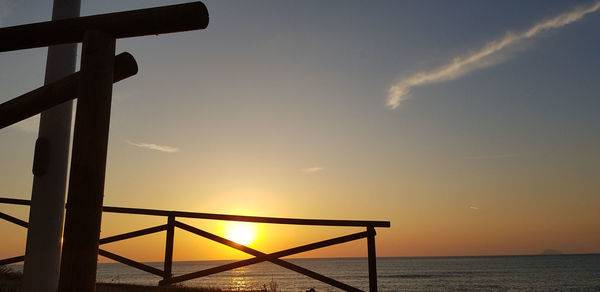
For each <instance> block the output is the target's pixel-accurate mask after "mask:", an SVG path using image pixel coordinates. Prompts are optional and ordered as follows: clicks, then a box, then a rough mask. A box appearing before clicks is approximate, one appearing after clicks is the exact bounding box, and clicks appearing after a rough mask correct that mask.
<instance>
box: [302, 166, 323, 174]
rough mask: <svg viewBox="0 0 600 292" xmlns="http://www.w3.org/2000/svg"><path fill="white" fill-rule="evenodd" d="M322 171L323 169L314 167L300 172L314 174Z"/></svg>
mask: <svg viewBox="0 0 600 292" xmlns="http://www.w3.org/2000/svg"><path fill="white" fill-rule="evenodd" d="M323 169H324V168H323V167H320V166H314V167H309V168H304V169H302V172H304V173H315V172H318V171H321V170H323Z"/></svg>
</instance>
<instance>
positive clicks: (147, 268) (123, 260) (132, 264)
mask: <svg viewBox="0 0 600 292" xmlns="http://www.w3.org/2000/svg"><path fill="white" fill-rule="evenodd" d="M98 254H99V255H101V256H103V257H106V258H109V259H111V260H114V261H117V262H120V263H122V264H126V265H128V266H130V267H134V268H136V269H140V270H142V271H144V272H148V273H150V274H154V275H157V276H160V277H163V276H164V272H163V271H161V270H159V269H157V268H155V267H151V266H148V265H146V264H142V263H139V262H136V261H134V260H132V259H128V258H126V257H122V256H120V255H118V254H114V253H112V252H109V251H106V250H103V249H98Z"/></svg>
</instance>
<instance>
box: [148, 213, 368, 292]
mask: <svg viewBox="0 0 600 292" xmlns="http://www.w3.org/2000/svg"><path fill="white" fill-rule="evenodd" d="M175 226H176V227H178V228H181V229H184V230H186V231H189V232H191V233H194V234H197V235H200V236H202V237H205V238H208V239H210V240H213V241H216V242H219V243H221V244H224V245H227V246H229V247H232V248H235V249H238V250H240V251H243V252H245V253H248V254H251V255H254V256H255V258H251V259H247V260H242V261H238V262H234V263H230V264H226V265H222V266H219V267H215V268H210V269H206V270H203V271H198V272H194V273H189V274H185V275H181V276H176V277H173V278H170V279H165V280H162V281H160V282H159V285H168V284H172V283H177V282H182V281H186V280H190V279H194V278H198V277H203V276H208V275H211V274H215V273H219V272H223V271H227V270H231V269H235V268H239V267H243V266H247V265H252V264H256V263H259V262H263V261H269V262H272V263H274V264H276V265H279V266H282V267H284V268H287V269H290V270H292V271H295V272H298V273H300V274H303V275H306V276H308V277H311V278H314V279H317V280H319V281H322V282H324V283H327V284H329V285H332V286H334V287H337V288H340V289H343V290H345V291H361V290H360V289H357V288H355V287H352V286H350V285H347V284H344V283H342V282H340V281H337V280H335V279H332V278H329V277H327V276H324V275H321V274H319V273H316V272H313V271H311V270H308V269H306V268H303V267H300V266H297V265H295V264H292V263H290V262H287V261H284V260H281V259H279V258H281V257H285V256H289V255H293V254H297V253H301V252H306V251H309V250H313V249H318V248H322V247H326V246H330V245H335V244H340V243H344V242H348V241H353V240H357V239H360V238H365V237H367V236H369V235H370V232H359V233H355V234H350V235H346V236H342V237H338V238H333V239H329V240H324V241H320V242H316V243H312V244H307V245H304V246H299V247H295V248H291V249H287V250H283V251H279V252H275V253H271V254H265V253H263V252H260V251H257V250H255V249H252V248H250V247H247V246H244V245H241V244H238V243H236V242H233V241H231V240H228V239H226V238H223V237H220V236H218V235H214V234H212V233H209V232H206V231H204V230H201V229H198V228H196V227H193V226H190V225H188V224H185V223H181V222H179V221H175Z"/></svg>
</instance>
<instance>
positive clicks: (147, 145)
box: [127, 141, 179, 153]
mask: <svg viewBox="0 0 600 292" xmlns="http://www.w3.org/2000/svg"><path fill="white" fill-rule="evenodd" d="M127 144H129V145H132V146H136V147H140V148H147V149H151V150H156V151H161V152H167V153H175V152H179V148H177V147H173V146H166V145H158V144H152V143H136V142H131V141H127Z"/></svg>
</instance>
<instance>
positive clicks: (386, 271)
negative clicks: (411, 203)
mask: <svg viewBox="0 0 600 292" xmlns="http://www.w3.org/2000/svg"><path fill="white" fill-rule="evenodd" d="M286 260H287V261H289V262H291V263H294V264H296V265H298V266H302V267H304V268H308V269H310V270H313V271H316V272H318V273H321V274H323V275H326V276H328V277H331V278H334V279H336V280H338V281H341V282H344V283H346V284H349V285H351V286H354V287H356V288H359V289H361V290H365V291H368V290H369V289H368V288H369V275H368V264H367V259H366V258H323V259H286ZM229 262H231V261H194V262H175V263H173V273H174V274H175V275H181V274H186V273H191V272H195V271H199V270H203V269H207V268H211V267H215V266H219V265H222V264H226V263H229ZM147 264H148V265H151V266H154V267H156V268H159V269H162V263H147ZM377 274H378V279H377V281H378V289H379V291H600V254H586V255H532V256H474V257H399V258H377ZM97 280H98V281H100V282H109V283H133V284H143V285H157V283H158V281H159V280H160V277H157V276H154V275H151V274H148V273H145V272H142V271H139V270H136V269H133V268H130V267H128V266H125V265H123V264H120V263H101V264H99V265H98V274H97ZM182 285H184V286H192V287H218V288H226V289H231V290H234V291H237V290H240V291H244V290H249V289H257V290H258V289H260V290H262V289H264V288H267V291H272V290H269V289H271V288H272V287H273V286H276V288H277V291H301V292H305V291H307V290H310V289H311V288H313V289H314V290H315V291H318V292H320V291H340V290H338V289H337V288H334V287H332V286H329V285H327V284H324V283H321V282H319V281H317V280H314V279H312V278H309V277H306V276H304V275H301V274H298V273H296V272H293V271H290V270H287V269H285V268H282V267H279V266H277V265H274V264H271V263H267V262H264V263H259V264H255V265H251V266H247V267H242V268H238V269H235V270H231V271H228V272H223V273H220V274H215V275H211V276H207V277H203V278H199V279H194V280H189V281H186V282H183V283H182Z"/></svg>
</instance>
